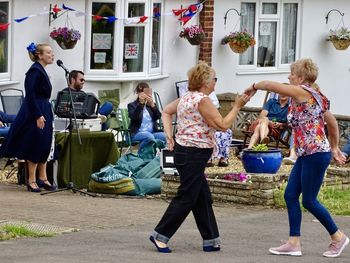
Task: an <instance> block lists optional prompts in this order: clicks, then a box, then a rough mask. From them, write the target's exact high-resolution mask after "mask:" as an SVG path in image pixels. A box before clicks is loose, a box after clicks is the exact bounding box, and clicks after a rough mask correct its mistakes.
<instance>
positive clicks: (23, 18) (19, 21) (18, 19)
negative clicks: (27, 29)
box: [15, 16, 29, 23]
mask: <svg viewBox="0 0 350 263" xmlns="http://www.w3.org/2000/svg"><path fill="white" fill-rule="evenodd" d="M28 18H29V16H26V17H22V18H17V19H15V22H17V23H21V22H22V21H24V20H27V19H28Z"/></svg>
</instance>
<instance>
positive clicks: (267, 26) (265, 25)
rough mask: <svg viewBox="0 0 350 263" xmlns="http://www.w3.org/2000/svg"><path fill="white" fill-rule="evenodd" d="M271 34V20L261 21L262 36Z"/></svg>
mask: <svg viewBox="0 0 350 263" xmlns="http://www.w3.org/2000/svg"><path fill="white" fill-rule="evenodd" d="M269 35H271V23H270V22H261V23H260V36H269Z"/></svg>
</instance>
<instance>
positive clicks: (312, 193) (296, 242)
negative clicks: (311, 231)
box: [245, 59, 349, 257]
mask: <svg viewBox="0 0 350 263" xmlns="http://www.w3.org/2000/svg"><path fill="white" fill-rule="evenodd" d="M317 75H318V68H317V65H316V64H315V63H314V62H313V61H312V60H311V59H300V60H298V61H296V62H294V63H293V64H292V65H291V72H290V75H289V77H288V78H289V82H290V85H285V84H281V83H277V82H272V81H261V82H259V83H255V84H253V85H252V86H250V87H249V88H248V89H247V90H246V91H245V93H246V94H247V95H250V96H252V95H254V94H255V93H256V91H257V90H268V91H273V92H277V93H279V94H283V95H286V96H289V97H291V98H292V102H291V105H290V109H289V113H288V121H289V122H290V124H291V126H292V129H293V139H294V148H295V150H296V154H297V156H298V158H297V161H296V163H295V165H294V167H293V170H292V171H291V173H290V176H289V180H288V184H287V187H286V191H285V193H284V199H285V201H286V204H287V209H288V218H289V239H288V241H287V242H286V243H285V244H283V245H281V246H279V247H273V248H270V249H269V251H270V253H272V254H275V255H290V256H301V255H302V252H301V242H300V226H301V218H302V213H301V209H300V204H299V196H300V194H302V204H303V206H304V207H305V208H306V209H307V210H309V211H310V213H311V214H313V215H314V216H315V217H316V218H317V219H318V221H319V222H320V223H321V224H322V225H323V226H324V227H325V228H326V230H327V231H328V233H329V235H330V237H331V243H330V245H329V247H328V249H327V251H326V252H324V253H323V256H325V257H338V256H339V255H340V254H341V252H342V251H343V249H344V248H345V247H346V246H347V245H348V244H349V238H348V237H347V236H345V235H344V233H342V232H341V231H340V230H339V229H338V227H337V225H336V224H335V222H334V221H333V219H332V217H331V215H330V214H329V212H328V211H327V209H326V208H325V207H324V206H323V205H322V204H320V202H319V201H318V200H317V195H318V193H319V190H320V187H321V185H322V181H323V178H324V175H325V172H326V169H327V167H328V165H329V163H330V161H331V159H332V154H333V158H334V159H335V161H336V162H337V163H339V164H343V163H344V162H345V156H344V155H343V154H342V153H341V151H340V149H339V146H338V141H339V132H338V125H337V121H336V119H335V118H334V116H333V115H332V114H331V113H330V112H329V111H328V108H329V107H328V103H329V101H328V99H327V98H326V97H325V96H324V95H323V94H322V93H321V92H320V91H317V90H315V89H314V88H312V85H313V84H314V82H315V81H316V79H317ZM325 123H327V128H328V133H329V141H328V139H327V136H326V133H325Z"/></svg>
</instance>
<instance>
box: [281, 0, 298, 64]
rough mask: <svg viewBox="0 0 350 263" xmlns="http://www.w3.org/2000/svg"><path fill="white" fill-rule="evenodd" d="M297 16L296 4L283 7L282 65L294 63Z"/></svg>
mask: <svg viewBox="0 0 350 263" xmlns="http://www.w3.org/2000/svg"><path fill="white" fill-rule="evenodd" d="M297 16H298V4H297V3H293V4H284V5H283V28H282V54H281V63H282V64H290V63H292V62H294V61H295V48H296V34H297V19H298V17H297Z"/></svg>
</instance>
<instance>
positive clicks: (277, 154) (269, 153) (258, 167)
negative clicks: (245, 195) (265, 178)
mask: <svg viewBox="0 0 350 263" xmlns="http://www.w3.org/2000/svg"><path fill="white" fill-rule="evenodd" d="M242 163H243V167H244V169H245V171H246V172H247V173H271V174H275V173H277V171H278V169H279V168H280V166H281V164H282V153H281V150H280V149H269V148H268V147H267V145H266V144H257V145H255V146H254V147H253V148H252V149H244V150H243V154H242Z"/></svg>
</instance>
